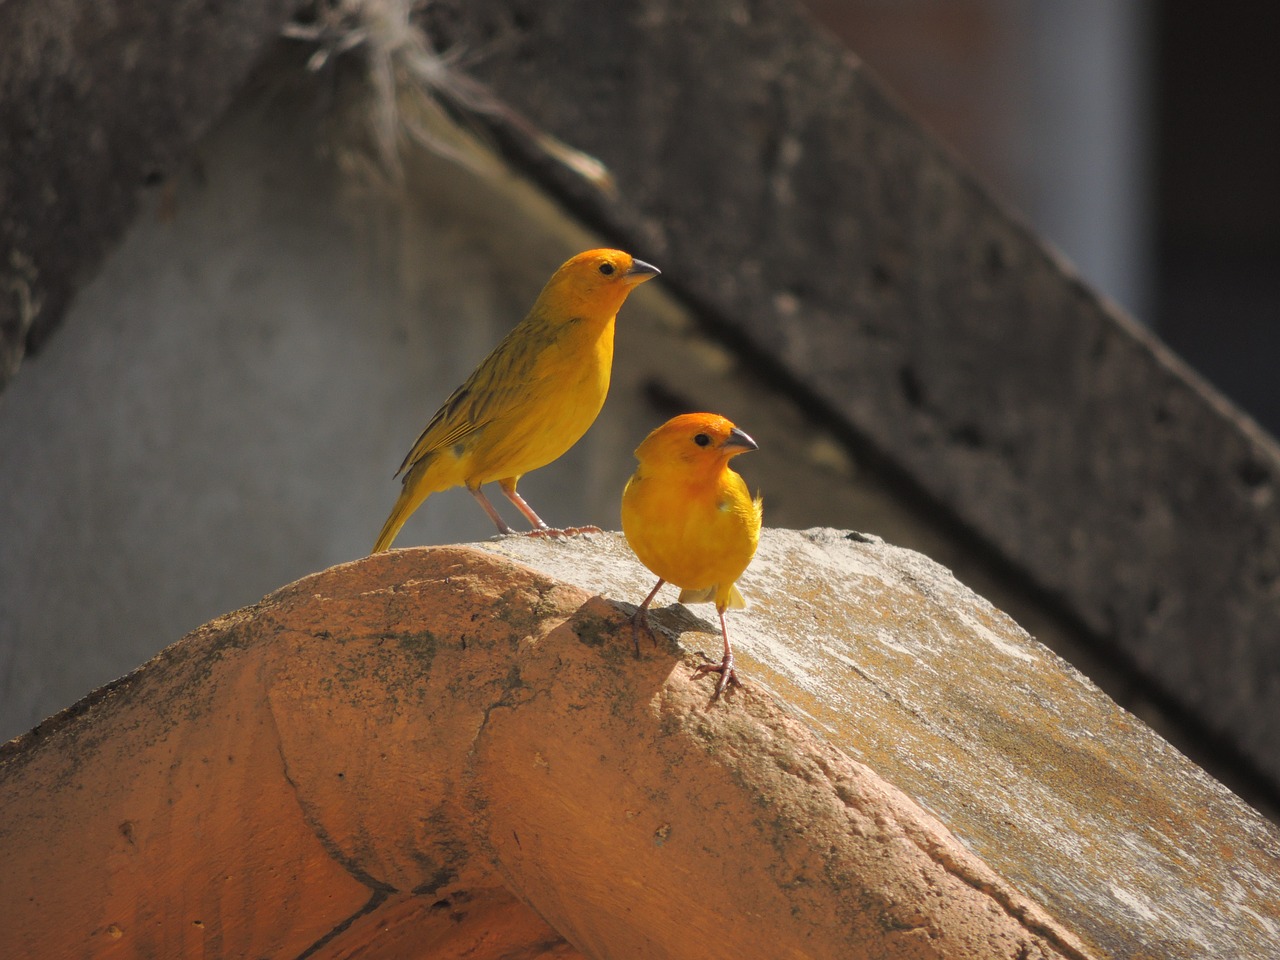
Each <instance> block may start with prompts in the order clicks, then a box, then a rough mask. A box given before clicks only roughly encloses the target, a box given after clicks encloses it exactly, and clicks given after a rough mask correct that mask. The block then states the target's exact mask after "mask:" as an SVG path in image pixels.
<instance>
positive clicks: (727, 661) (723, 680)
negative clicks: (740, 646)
mask: <svg viewBox="0 0 1280 960" xmlns="http://www.w3.org/2000/svg"><path fill="white" fill-rule="evenodd" d="M704 673H718V674H720V681H719V682H718V683H717V684H716V692H715V693H713V694H712V695H711V699H712V700H719V699H720V697H721V695H722V694H723V693H724V692H725V690H727V689H728V688H729V686H730V685H733V686H735V687H740V686H742V681H741V680H739V679H738V674H737V673H736V672H735V671H734V669H733V654H732V653H727V654H725V657H724V659H723V660H722V661H720V662H719V663H700V664H698V666H696V667H695V668H694V670H693V678H694V679H695V680H696V679H697V678H698V677H700V676H702V675H703V674H704Z"/></svg>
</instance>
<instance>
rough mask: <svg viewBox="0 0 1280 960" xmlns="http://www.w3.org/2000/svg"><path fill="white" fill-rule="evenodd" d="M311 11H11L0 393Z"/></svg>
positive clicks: (96, 6)
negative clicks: (280, 37) (162, 186)
mask: <svg viewBox="0 0 1280 960" xmlns="http://www.w3.org/2000/svg"><path fill="white" fill-rule="evenodd" d="M300 5H301V0H269V2H265V3H264V2H261V0H228V2H220V3H217V4H210V3H209V2H208V0H173V2H166V3H153V2H150V0H92V2H82V0H6V2H5V3H0V389H3V388H4V386H5V384H6V383H7V382H8V381H9V379H10V377H12V376H13V374H14V372H15V371H16V370H17V368H18V365H19V364H20V363H21V361H22V358H23V356H24V354H25V353H26V351H27V349H28V346H29V345H36V344H38V343H39V342H40V341H41V340H42V339H44V338H45V337H47V336H48V334H49V332H50V331H51V330H52V329H53V327H54V325H55V324H57V323H58V322H59V321H60V320H61V319H62V313H63V311H64V309H65V308H66V305H67V302H68V301H69V300H70V298H71V296H72V294H73V293H75V292H76V290H77V289H78V288H79V287H80V286H82V285H83V283H84V282H85V280H86V279H87V278H88V277H89V275H90V274H91V272H92V271H93V270H94V269H95V268H96V267H97V266H98V263H99V261H100V260H101V259H102V257H103V256H104V254H105V253H106V251H107V249H108V248H109V247H110V245H111V244H112V243H114V242H115V241H116V240H117V239H118V238H119V236H120V234H121V233H122V232H123V230H124V228H125V226H126V225H127V224H128V222H129V220H131V219H132V218H133V215H134V213H135V211H136V209H137V204H138V199H139V193H140V192H141V190H142V187H143V185H144V183H147V182H151V181H155V180H158V179H163V178H164V177H165V176H167V175H169V174H170V173H172V172H174V168H175V166H176V163H177V161H178V160H179V158H181V157H182V156H183V155H184V154H185V153H186V151H187V150H188V149H189V148H190V146H191V144H192V142H193V141H194V140H195V139H196V137H198V136H199V135H200V134H202V133H203V132H204V131H205V130H206V129H207V128H208V127H209V125H210V124H211V123H212V122H213V121H214V120H215V119H217V117H218V116H219V115H220V114H221V113H222V111H224V110H225V109H226V108H227V105H228V104H229V103H230V102H231V97H232V95H233V94H234V93H235V92H236V90H237V88H238V87H239V86H240V85H241V84H242V83H244V80H245V78H246V76H247V75H248V73H249V71H250V69H251V68H252V67H253V65H254V63H255V62H257V60H258V58H259V57H260V56H261V55H262V53H263V51H264V50H265V49H267V47H268V46H269V45H270V44H271V43H272V41H273V40H274V38H275V36H276V35H277V34H278V32H279V30H280V27H281V26H282V25H283V24H284V22H285V21H286V20H287V18H288V16H289V13H290V12H291V11H292V10H293V9H295V8H297V7H298V6H300Z"/></svg>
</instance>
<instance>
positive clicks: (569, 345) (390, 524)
mask: <svg viewBox="0 0 1280 960" xmlns="http://www.w3.org/2000/svg"><path fill="white" fill-rule="evenodd" d="M658 273H659V270H658V268H657V267H654V266H651V265H650V264H647V263H645V262H644V261H643V260H636V259H634V258H633V257H632V256H631V255H630V254H627V253H623V252H622V251H621V250H588V251H586V252H585V253H580V254H578V255H577V256H576V257H573V258H572V259H570V260H569V261H567V262H566V263H565V264H564V265H563V266H561V267H560V269H559V270H557V271H556V272H555V273H554V274H553V275H552V277H551V279H550V280H548V281H547V285H546V286H545V287H543V288H542V292H541V293H540V294H538V299H537V300H536V301H535V302H534V304H533V307H532V309H530V311H529V314H528V316H526V317H525V318H524V320H522V321H521V322H520V323H519V324H518V325H517V326H516V327H515V328H514V329H512V331H511V332H510V333H508V334H507V336H506V337H505V338H504V339H503V341H502V342H501V343H499V344H498V345H497V347H495V348H494V350H493V352H492V353H490V354H489V356H487V357H485V358H484V361H483V362H482V363H481V364H480V366H478V367H476V369H475V371H474V372H473V373H472V374H471V376H469V377H468V378H467V380H466V382H465V383H464V384H463V385H462V386H460V387H459V388H458V389H457V390H455V391H454V392H453V395H452V396H451V397H449V399H448V400H446V401H445V402H444V406H442V407H441V408H440V409H439V410H437V411H436V415H435V416H434V417H432V418H431V422H430V423H428V424H427V427H426V429H425V430H423V431H422V436H420V437H418V442H417V443H415V444H414V445H413V449H412V450H410V451H409V454H408V456H406V457H405V458H404V463H402V464H401V465H400V469H399V470H397V471H396V476H400V475H401V474H404V480H403V481H402V488H401V491H400V496H399V497H398V498H397V499H396V502H395V506H393V507H392V508H391V515H390V516H389V517H387V522H386V523H384V524H383V525H382V532H381V533H379V534H378V540H377V542H376V543H375V544H374V545H373V552H374V553H378V552H379V551H381V550H386V549H387V548H388V547H389V546H391V541H393V540H394V539H395V537H396V534H397V533H399V532H400V528H401V527H402V526H404V522H405V521H406V520H408V519H409V515H410V514H412V513H413V511H415V510H417V509H418V507H419V506H421V505H422V502H423V501H424V500H426V499H427V497H429V496H431V494H433V493H439V492H440V491H441V490H448V489H449V488H450V487H457V486H465V487H466V488H467V489H468V490H469V491H471V495H472V496H473V497H475V498H476V500H477V501H479V503H480V506H482V507H483V508H484V511H485V513H487V514H488V515H489V517H490V518H491V519H492V520H493V522H494V523H495V524H496V525H497V527H498V532H499V533H510V532H511V528H510V527H508V526H507V524H506V523H505V522H504V521H503V519H502V517H501V516H500V515H499V514H498V511H497V510H495V509H494V506H493V504H492V503H490V502H489V498H488V497H486V496H485V495H484V492H483V491H482V490H481V489H480V485H481V484H484V483H489V482H490V481H492V480H496V481H498V485H499V486H500V487H501V488H502V492H503V493H504V494H506V496H507V499H508V500H510V501H511V502H512V503H513V504H515V506H516V508H517V509H519V511H520V512H521V513H523V514H524V515H525V517H527V518H528V520H529V522H530V523H531V524H533V530H532V531H531V533H532V534H534V535H545V534H552V535H555V534H562V533H574V532H580V531H582V530H585V529H595V528H570V529H568V530H552V529H551V528H550V527H548V526H547V525H546V524H545V523H543V522H542V519H541V518H540V517H539V516H538V515H537V514H536V513H534V512H533V508H532V507H530V506H529V504H528V503H526V502H525V500H524V498H523V497H521V496H520V494H518V493H517V492H516V484H517V483H518V482H519V481H520V477H521V476H523V475H524V474H526V473H528V472H529V471H530V470H537V469H538V468H539V467H544V466H546V465H547V464H548V463H550V462H551V461H552V460H555V459H556V458H557V457H559V456H561V455H562V454H563V453H564V452H565V451H567V450H568V449H569V448H570V447H572V446H573V445H574V444H575V443H577V442H578V440H579V438H581V437H582V435H583V434H584V433H586V432H587V429H588V428H589V427H590V426H591V424H592V423H594V422H595V419H596V415H597V414H599V413H600V408H601V407H602V406H604V398H605V396H606V394H608V392H609V374H610V372H611V370H612V367H613V328H614V318H615V317H616V316H617V313H618V309H619V308H620V307H621V306H622V303H623V301H624V300H626V299H627V294H629V293H630V292H631V291H632V290H633V289H635V287H636V285H637V284H641V283H644V281H646V280H648V279H650V278H652V277H656V276H657V275H658Z"/></svg>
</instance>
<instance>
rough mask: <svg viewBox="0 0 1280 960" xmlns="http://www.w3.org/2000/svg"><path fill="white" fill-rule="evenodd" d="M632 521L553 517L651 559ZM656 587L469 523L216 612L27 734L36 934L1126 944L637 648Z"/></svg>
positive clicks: (795, 724)
mask: <svg viewBox="0 0 1280 960" xmlns="http://www.w3.org/2000/svg"><path fill="white" fill-rule="evenodd" d="M609 540H610V538H593V539H592V540H586V539H584V540H583V541H581V542H576V543H574V544H569V545H560V544H544V545H543V546H544V548H546V549H547V551H548V553H549V554H550V553H551V552H554V551H560V552H567V553H577V554H581V555H586V554H594V555H595V556H596V561H597V569H598V570H600V571H601V572H602V573H607V572H608V571H611V570H618V571H620V572H622V573H623V574H624V575H630V574H631V573H632V572H633V571H631V570H630V569H628V568H626V567H625V566H624V565H620V564H619V563H618V562H617V561H616V560H615V559H612V558H610V557H609V556H608V552H607V551H600V550H598V549H597V547H600V546H603V545H604V544H605V543H608V542H609ZM628 612H629V607H627V606H626V605H625V604H619V603H616V602H611V601H609V600H607V599H604V598H603V597H601V596H600V595H599V594H598V593H596V592H593V591H587V590H583V589H580V588H578V587H574V586H571V585H569V584H567V583H565V582H563V581H562V580H560V579H556V578H553V577H551V576H549V575H548V574H546V573H540V572H536V571H534V570H531V569H529V568H528V567H526V566H523V565H520V564H516V563H513V562H511V561H509V560H507V559H504V558H501V557H495V556H493V555H492V554H490V553H486V552H483V551H480V550H476V549H473V548H454V547H448V548H432V549H417V550H402V551H392V552H391V553H388V554H383V555H380V556H378V557H371V558H367V559H365V560H361V561H357V562H354V563H350V564H345V565H343V566H339V567H335V568H332V569H330V570H326V571H324V572H322V573H318V574H316V575H314V576H311V577H308V578H306V579H304V580H300V581H298V582H297V583H295V584H292V585H290V586H288V587H285V588H283V589H282V590H280V591H277V592H276V593H274V594H272V595H271V596H269V597H267V598H266V599H265V600H264V601H263V602H262V603H260V604H258V605H256V606H255V607H253V608H249V609H247V610H246V611H242V612H239V613H237V614H235V615H232V616H230V617H227V618H222V619H220V620H217V621H214V622H212V623H210V624H208V625H206V626H205V627H202V628H201V629H199V630H197V631H195V632H194V633H192V634H191V635H189V636H188V637H186V638H184V639H183V640H181V641H179V642H178V643H176V644H174V645H173V646H171V647H169V648H167V649H166V650H165V651H164V652H163V653H161V654H160V655H159V656H157V657H156V658H154V659H153V660H151V661H150V662H148V663H147V664H145V665H144V666H142V667H141V668H139V669H138V670H137V671H135V672H134V673H133V674H131V675H130V676H129V677H127V678H125V679H124V680H122V681H120V682H119V683H117V684H115V685H114V686H113V687H112V688H111V689H110V691H108V692H107V693H105V694H103V695H100V696H96V697H94V698H91V699H90V700H89V701H87V702H86V703H85V704H84V706H83V707H81V708H73V709H72V710H70V711H67V712H66V713H64V714H63V715H61V716H60V717H59V718H55V719H54V720H53V721H52V722H50V723H49V724H46V725H42V727H41V728H38V729H37V731H33V732H32V733H31V734H28V735H26V736H25V737H23V738H20V739H19V740H17V741H15V742H14V743H13V744H11V745H10V747H9V748H8V749H7V750H6V752H5V754H4V756H3V757H2V758H0V806H2V807H3V809H4V810H5V812H6V816H5V818H4V819H3V821H0V852H2V854H3V856H4V859H5V862H6V864H7V865H8V872H9V875H10V876H11V877H13V878H16V879H15V880H14V884H13V889H12V890H11V891H10V893H9V895H8V896H6V897H5V898H4V899H3V901H2V902H0V923H3V925H4V928H5V930H6V934H7V938H6V943H7V945H8V946H7V948H6V949H7V950H11V951H13V952H12V953H11V954H10V955H13V956H52V955H60V956H61V955H66V956H73V955H87V954H97V953H107V952H109V953H110V955H112V956H148V955H151V956H179V955H190V954H197V953H199V954H201V955H204V956H207V957H217V956H225V957H231V956H260V955H272V956H302V955H306V956H310V957H329V956H349V955H352V954H354V953H362V955H370V956H388V957H389V956H405V955H421V956H431V957H461V956H467V957H473V958H474V957H499V956H511V955H513V954H516V953H520V955H528V956H562V957H572V956H587V957H609V956H622V955H635V954H636V953H643V954H644V955H648V956H662V957H735V958H736V957H742V956H757V955H760V949H761V944H765V943H767V944H768V945H769V955H771V956H779V957H781V956H795V957H800V956H805V957H848V956H858V955H874V956H883V957H913V958H915V957H937V958H942V957H954V958H975V960H977V958H982V960H992V958H1000V957H1008V958H1015V957H1019V958H1026V957H1044V958H1049V957H1073V958H1082V957H1086V956H1093V955H1095V954H1094V953H1091V952H1090V951H1089V950H1088V949H1087V948H1086V947H1085V946H1083V945H1082V943H1081V942H1080V941H1079V939H1078V938H1077V936H1076V935H1075V934H1074V933H1073V932H1072V931H1070V930H1068V929H1067V928H1065V927H1063V926H1062V925H1060V924H1058V923H1056V922H1055V921H1054V920H1052V919H1051V918H1050V917H1049V915H1048V913H1047V912H1046V911H1045V910H1044V909H1043V908H1042V907H1041V906H1039V905H1037V904H1036V903H1034V902H1033V901H1032V900H1030V899H1028V898H1026V897H1024V896H1022V895H1021V894H1020V893H1018V892H1017V891H1016V890H1015V889H1014V888H1013V886H1012V885H1010V884H1009V883H1008V882H1007V881H1005V880H1003V879H1002V878H1001V877H1000V876H999V875H998V874H997V873H996V872H995V871H993V870H992V869H991V868H990V867H988V866H987V865H986V864H984V863H983V862H982V861H981V860H979V859H978V858H977V857H976V856H974V855H973V854H972V853H970V852H969V851H968V850H966V848H965V847H964V846H963V845H962V844H961V843H959V842H958V841H957V840H956V839H955V838H954V837H953V836H951V834H950V833H949V832H948V831H947V830H946V828H945V827H944V826H943V825H942V824H941V823H940V822H939V821H938V820H937V819H936V818H935V817H934V816H933V815H931V814H929V813H927V812H926V811H925V810H924V809H923V808H922V807H920V806H919V805H918V804H917V803H915V802H914V801H913V800H911V799H910V798H908V797H907V796H906V795H905V794H903V793H902V792H901V791H900V790H898V789H897V788H895V787H894V786H892V785H891V784H890V783H888V782H886V781H885V780H884V779H883V778H881V777H880V776H879V775H877V774H876V773H875V772H874V771H873V770H871V769H870V768H869V767H867V766H866V765H864V764H861V763H859V762H857V761H855V760H853V759H851V758H850V757H849V756H848V755H847V754H846V753H845V752H844V751H842V750H841V749H839V748H838V747H837V746H836V745H835V744H834V743H832V742H831V741H830V739H827V740H825V741H824V739H822V738H820V737H819V736H817V735H816V734H815V732H814V731H813V730H812V729H811V728H810V727H809V726H808V725H807V724H806V723H803V722H801V720H799V719H798V718H797V717H796V716H795V715H794V713H793V712H791V711H789V710H788V709H786V708H785V707H784V706H783V705H781V704H779V703H778V702H776V700H775V699H774V697H773V696H771V695H770V694H768V693H767V692H766V691H764V690H763V689H762V688H761V687H760V686H758V685H756V684H750V683H749V684H748V686H747V687H746V688H745V689H742V690H739V691H737V692H736V693H735V694H734V695H733V696H731V697H730V698H728V699H727V700H726V701H724V702H721V703H717V704H709V703H708V699H707V698H708V693H709V688H708V687H709V685H708V682H707V681H706V680H705V679H703V680H694V679H693V678H692V673H693V670H692V667H693V665H694V663H695V662H696V660H695V658H694V657H693V656H692V655H691V654H689V653H688V652H687V651H685V650H684V649H683V648H681V647H680V646H679V645H678V644H677V643H675V642H670V641H669V640H663V641H662V642H660V643H658V644H655V646H654V647H653V648H652V649H649V650H646V651H644V655H643V656H642V657H641V658H640V659H636V658H635V657H634V655H633V654H632V651H631V646H630V634H629V630H628V629H627V620H626V616H627V613H628ZM662 620H663V622H664V623H666V624H668V625H670V624H671V623H672V622H676V621H674V620H673V618H672V617H670V616H667V615H665V614H664V615H663V616H662ZM684 622H686V623H690V622H691V621H689V620H686V621H684ZM692 624H693V625H695V626H696V625H697V623H696V621H692ZM566 941H567V942H566ZM569 944H572V946H569Z"/></svg>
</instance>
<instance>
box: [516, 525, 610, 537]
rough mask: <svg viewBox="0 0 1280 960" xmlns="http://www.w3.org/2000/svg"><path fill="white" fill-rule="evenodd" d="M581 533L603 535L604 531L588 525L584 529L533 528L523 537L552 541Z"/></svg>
mask: <svg viewBox="0 0 1280 960" xmlns="http://www.w3.org/2000/svg"><path fill="white" fill-rule="evenodd" d="M583 533H604V531H603V530H601V529H600V528H599V527H595V526H590V525H588V526H585V527H535V528H534V529H532V530H530V531H529V532H528V533H526V534H524V536H526V537H551V538H552V539H557V538H559V537H576V536H578V535H580V534H583Z"/></svg>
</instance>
